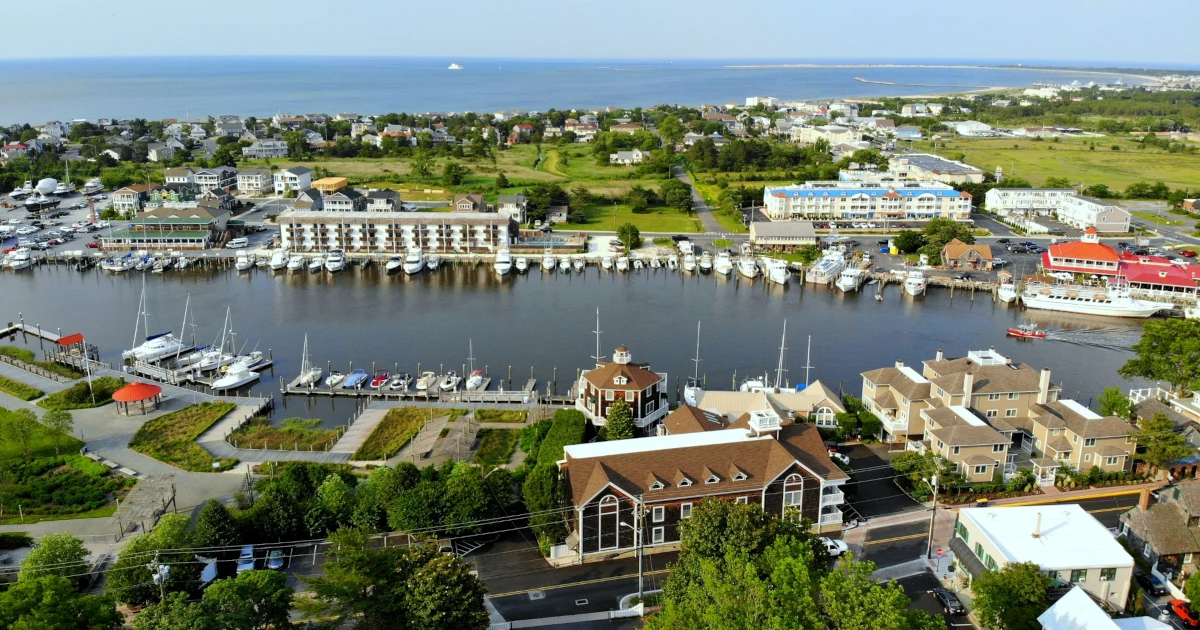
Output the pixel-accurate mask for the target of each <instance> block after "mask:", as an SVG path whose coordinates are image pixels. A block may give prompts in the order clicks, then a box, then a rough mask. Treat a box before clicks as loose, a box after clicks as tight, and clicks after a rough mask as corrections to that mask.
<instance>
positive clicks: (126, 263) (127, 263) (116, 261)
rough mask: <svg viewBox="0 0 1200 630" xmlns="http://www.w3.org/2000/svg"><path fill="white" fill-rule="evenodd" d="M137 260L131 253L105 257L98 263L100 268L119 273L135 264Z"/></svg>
mask: <svg viewBox="0 0 1200 630" xmlns="http://www.w3.org/2000/svg"><path fill="white" fill-rule="evenodd" d="M137 263H138V260H137V259H136V258H134V257H133V255H132V254H126V255H125V256H123V257H121V258H106V259H104V261H103V262H101V263H100V268H101V269H103V270H105V271H111V272H113V273H121V272H124V271H129V270H130V269H133V268H134V267H136V266H137Z"/></svg>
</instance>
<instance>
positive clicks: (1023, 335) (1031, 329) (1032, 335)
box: [1008, 324, 1046, 339]
mask: <svg viewBox="0 0 1200 630" xmlns="http://www.w3.org/2000/svg"><path fill="white" fill-rule="evenodd" d="M1008 336H1009V337H1016V338H1018V339H1045V338H1046V331H1044V330H1042V329H1041V328H1038V327H1037V325H1036V324H1021V325H1020V326H1017V327H1016V328H1009V329H1008Z"/></svg>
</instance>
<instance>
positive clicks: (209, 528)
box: [192, 499, 239, 548]
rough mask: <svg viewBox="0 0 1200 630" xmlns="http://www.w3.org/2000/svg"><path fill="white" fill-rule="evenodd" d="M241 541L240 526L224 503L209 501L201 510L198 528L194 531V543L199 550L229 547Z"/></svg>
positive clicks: (197, 520) (197, 519)
mask: <svg viewBox="0 0 1200 630" xmlns="http://www.w3.org/2000/svg"><path fill="white" fill-rule="evenodd" d="M238 540H239V535H238V525H237V522H236V521H234V520H233V515H231V514H230V513H229V509H228V508H226V507H225V504H224V503H221V502H220V501H218V500H216V499H209V501H208V502H207V503H205V504H204V507H202V508H200V516H198V517H196V527H195V529H193V530H192V542H193V544H195V545H196V546H197V547H199V548H205V547H229V546H232V545H235V544H237V542H238Z"/></svg>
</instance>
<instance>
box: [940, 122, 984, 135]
mask: <svg viewBox="0 0 1200 630" xmlns="http://www.w3.org/2000/svg"><path fill="white" fill-rule="evenodd" d="M942 124H943V125H946V126H947V127H949V128H950V130H951V131H953V132H954V133H957V134H958V135H960V136H988V135H992V134H993V133H994V132H993V130H992V126H991V125H988V124H985V123H981V122H979V121H978V120H947V121H943V122H942Z"/></svg>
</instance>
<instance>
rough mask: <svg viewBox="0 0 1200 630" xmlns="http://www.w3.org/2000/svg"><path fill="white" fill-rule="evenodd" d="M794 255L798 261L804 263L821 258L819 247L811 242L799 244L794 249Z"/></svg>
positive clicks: (810, 262) (811, 262)
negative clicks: (798, 246)
mask: <svg viewBox="0 0 1200 630" xmlns="http://www.w3.org/2000/svg"><path fill="white" fill-rule="evenodd" d="M796 256H798V257H799V258H800V262H801V263H802V264H804V265H811V264H813V263H814V262H816V261H817V260H818V259H819V258H821V248H820V247H817V246H816V245H813V244H811V243H810V244H808V245H801V246H800V249H797V250H796Z"/></svg>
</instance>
